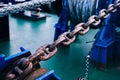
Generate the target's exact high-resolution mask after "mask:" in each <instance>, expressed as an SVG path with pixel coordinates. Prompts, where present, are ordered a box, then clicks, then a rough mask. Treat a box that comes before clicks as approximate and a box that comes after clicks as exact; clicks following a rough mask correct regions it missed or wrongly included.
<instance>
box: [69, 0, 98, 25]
mask: <svg viewBox="0 0 120 80" xmlns="http://www.w3.org/2000/svg"><path fill="white" fill-rule="evenodd" d="M96 3H97V0H68V9H69V18H70V21H71V23H72V24H73V25H76V24H78V23H80V22H86V21H87V20H88V18H89V17H90V16H91V15H93V14H95V11H96Z"/></svg>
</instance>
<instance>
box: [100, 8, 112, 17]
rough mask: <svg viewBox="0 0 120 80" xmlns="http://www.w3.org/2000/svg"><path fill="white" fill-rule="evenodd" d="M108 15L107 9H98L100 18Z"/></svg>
mask: <svg viewBox="0 0 120 80" xmlns="http://www.w3.org/2000/svg"><path fill="white" fill-rule="evenodd" d="M109 15H110V14H109V13H107V9H102V10H100V12H99V17H100V18H107V17H108V16H109Z"/></svg>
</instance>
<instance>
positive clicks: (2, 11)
mask: <svg viewBox="0 0 120 80" xmlns="http://www.w3.org/2000/svg"><path fill="white" fill-rule="evenodd" d="M53 1H55V0H32V1H29V2H24V3H19V4H15V5H8V6H5V7H2V8H0V17H3V16H5V15H8V14H13V13H18V12H19V11H23V10H26V9H32V8H36V7H40V6H41V5H44V4H49V3H51V2H53Z"/></svg>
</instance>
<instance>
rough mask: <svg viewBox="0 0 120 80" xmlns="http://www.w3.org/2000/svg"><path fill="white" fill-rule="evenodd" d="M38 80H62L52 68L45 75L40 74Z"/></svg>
mask: <svg viewBox="0 0 120 80" xmlns="http://www.w3.org/2000/svg"><path fill="white" fill-rule="evenodd" d="M36 80H61V79H60V77H58V76H57V75H56V74H55V73H54V70H51V71H49V72H47V73H45V74H44V75H42V76H40V77H39V78H37V79H36Z"/></svg>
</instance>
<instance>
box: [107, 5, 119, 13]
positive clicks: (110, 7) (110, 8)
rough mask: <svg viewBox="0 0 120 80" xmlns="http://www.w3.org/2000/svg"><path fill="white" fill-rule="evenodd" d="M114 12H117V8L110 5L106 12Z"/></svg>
mask: <svg viewBox="0 0 120 80" xmlns="http://www.w3.org/2000/svg"><path fill="white" fill-rule="evenodd" d="M116 11H117V7H115V5H114V4H110V5H109V6H108V10H107V12H116Z"/></svg>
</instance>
